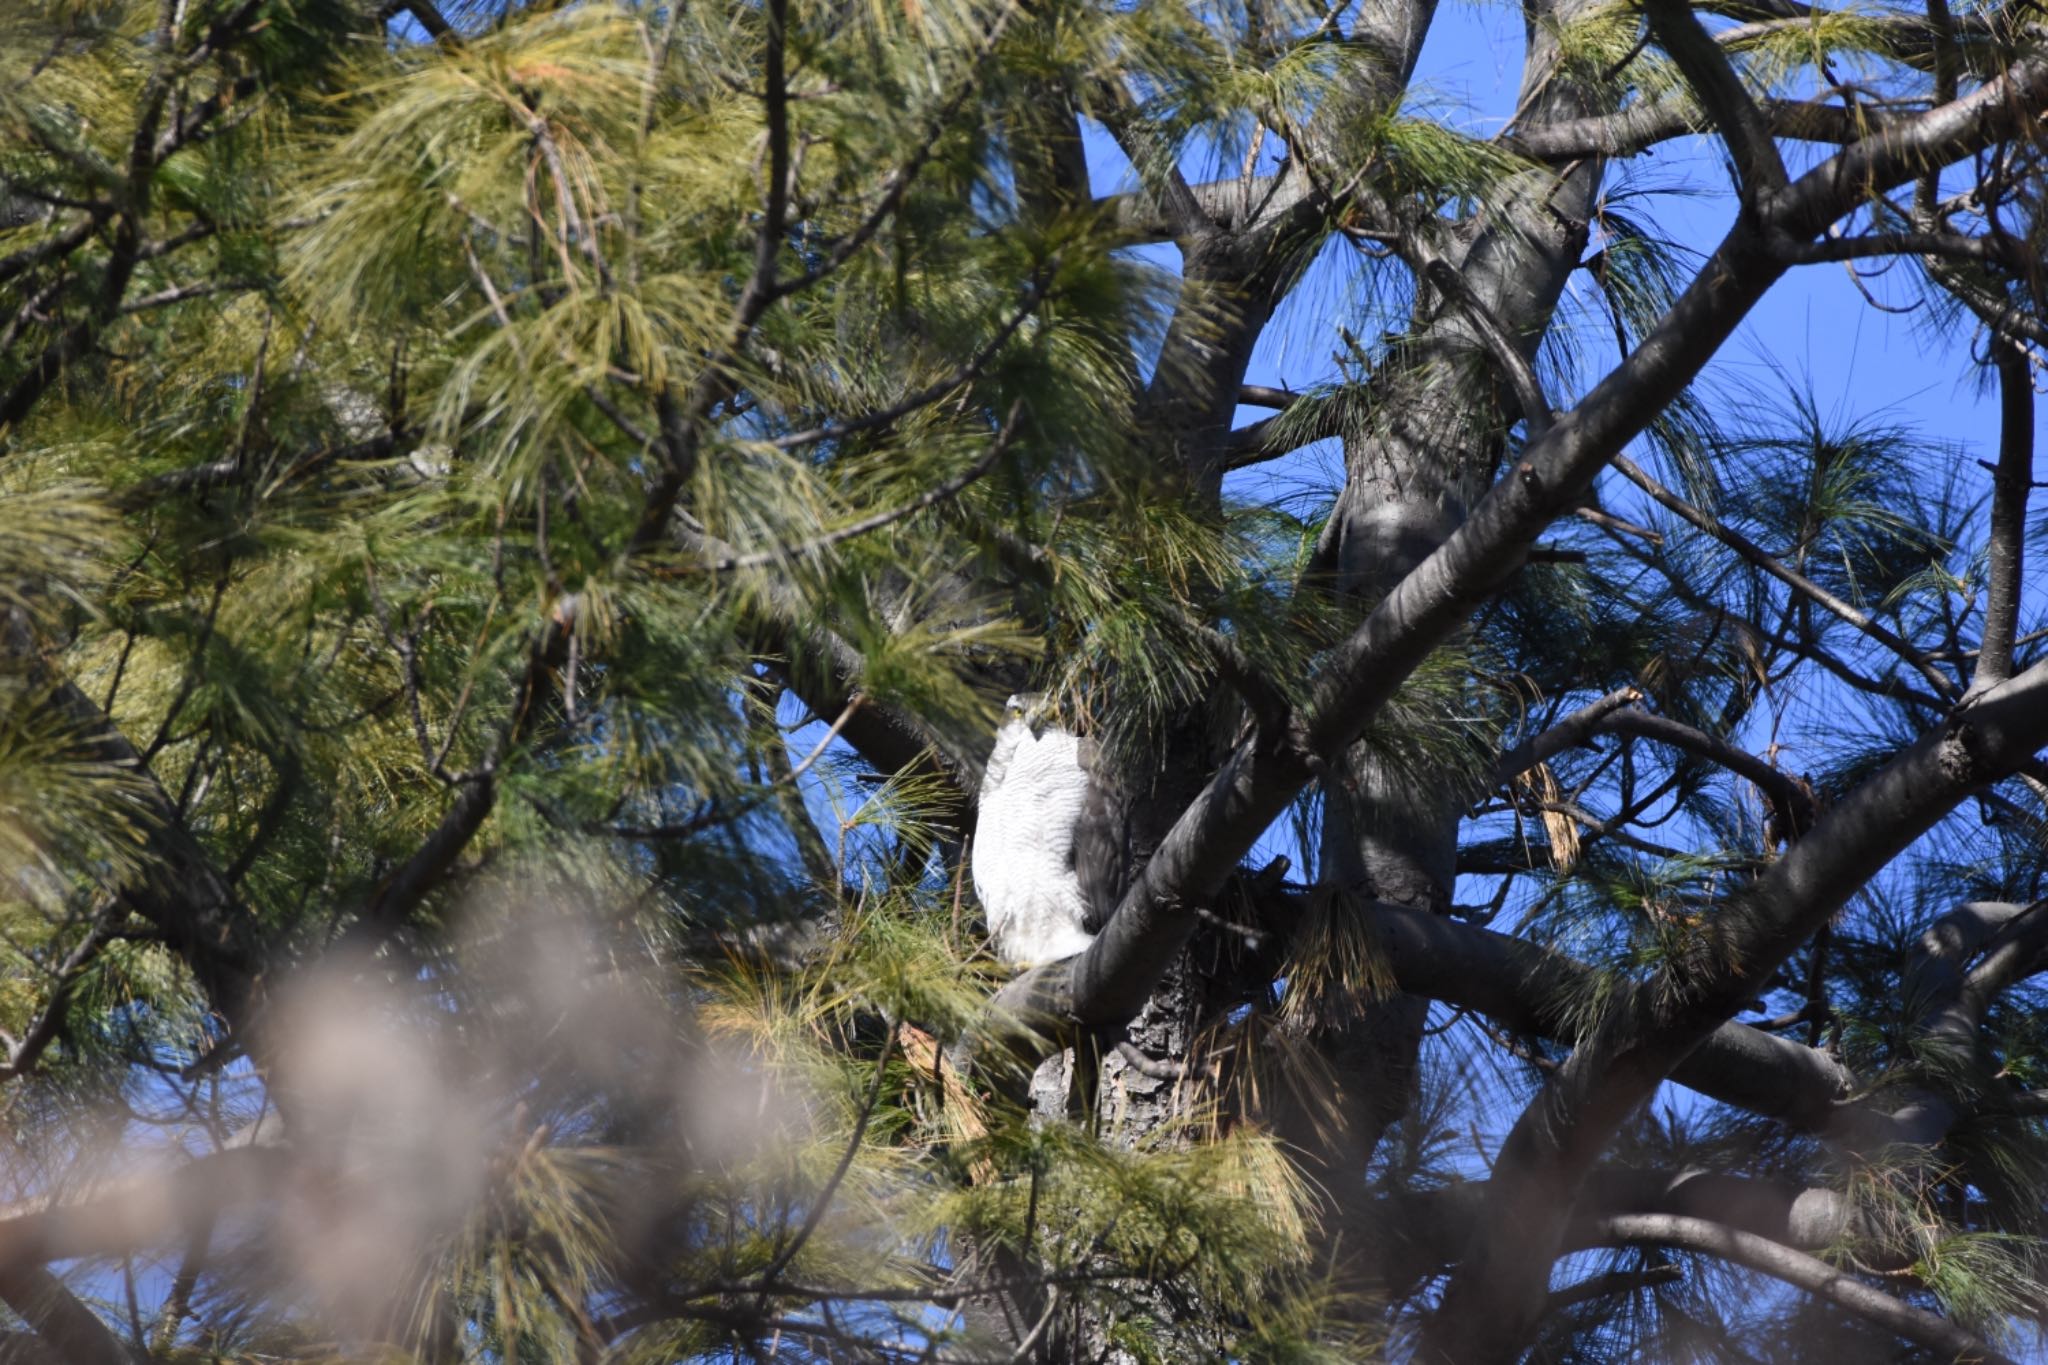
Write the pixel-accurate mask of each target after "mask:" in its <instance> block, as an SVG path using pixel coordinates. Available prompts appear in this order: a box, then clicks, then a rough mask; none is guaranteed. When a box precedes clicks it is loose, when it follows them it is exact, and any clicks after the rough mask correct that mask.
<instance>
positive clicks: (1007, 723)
mask: <svg viewBox="0 0 2048 1365" xmlns="http://www.w3.org/2000/svg"><path fill="white" fill-rule="evenodd" d="M1051 721H1052V702H1051V700H1050V699H1049V698H1047V696H1046V695H1045V693H1043V692H1015V693H1012V694H1011V696H1010V699H1009V700H1008V701H1006V702H1004V703H1003V724H1002V727H1001V729H1002V730H1007V729H1010V728H1011V727H1012V726H1021V727H1022V728H1024V729H1026V730H1029V731H1030V732H1031V737H1032V738H1033V739H1038V738H1040V737H1041V736H1043V735H1044V734H1045V727H1046V726H1047V725H1048V724H1050V723H1051ZM998 733H1001V731H1000V730H999V731H998Z"/></svg>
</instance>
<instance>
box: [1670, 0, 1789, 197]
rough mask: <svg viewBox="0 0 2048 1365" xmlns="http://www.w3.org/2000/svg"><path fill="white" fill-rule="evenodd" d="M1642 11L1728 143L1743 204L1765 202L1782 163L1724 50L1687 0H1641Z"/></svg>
mask: <svg viewBox="0 0 2048 1365" xmlns="http://www.w3.org/2000/svg"><path fill="white" fill-rule="evenodd" d="M1643 13H1644V15H1645V16H1646V17H1647V18H1648V19H1649V21H1650V31H1651V32H1652V33H1654V34H1656V35H1657V41H1658V43H1660V44H1661V45H1662V46H1663V48H1664V50H1665V51H1666V52H1667V53H1669V54H1670V55H1671V60H1672V62H1673V63H1674V64H1675V65H1676V66H1677V67H1678V69H1679V70H1680V71H1681V72H1683V73H1684V75H1685V80H1686V84H1687V85H1689V86H1691V87H1692V91H1693V93H1694V94H1696V95H1698V96H1699V100H1700V104H1701V106H1702V107H1703V108H1705V109H1706V111H1707V114H1708V116H1709V117H1710V118H1712V119H1713V121H1714V126H1715V127H1716V128H1718V129H1719V130H1720V132H1721V137H1722V139H1723V140H1724V141H1725V142H1726V143H1727V146H1728V154H1729V156H1730V157H1731V158H1733V159H1734V162H1735V175H1736V182H1737V184H1736V188H1737V190H1738V192H1739V193H1740V194H1741V196H1742V200H1743V203H1744V205H1745V206H1747V207H1749V208H1751V209H1755V208H1757V207H1760V206H1762V205H1764V204H1766V203H1767V202H1768V201H1769V200H1770V199H1771V197H1772V196H1774V195H1776V194H1777V193H1778V191H1780V190H1782V189H1784V188H1785V183H1786V182H1785V163H1784V161H1783V160H1782V159H1780V158H1779V156H1778V144H1777V143H1775V142H1773V141H1772V140H1771V130H1770V128H1769V127H1768V126H1767V125H1766V124H1765V122H1764V118H1763V115H1762V113H1761V112H1760V111H1759V110H1758V109H1757V107H1756V102H1755V101H1754V100H1752V99H1751V98H1750V94H1749V91H1747V90H1745V89H1744V88H1743V86H1742V79H1741V77H1739V76H1737V75H1736V74H1735V68H1734V67H1733V66H1732V65H1730V64H1729V61H1728V54H1727V52H1725V51H1724V50H1723V49H1722V47H1721V45H1720V44H1719V43H1717V42H1715V41H1714V39H1713V38H1712V36H1710V35H1709V34H1708V33H1707V30H1706V28H1705V26H1704V25H1702V24H1701V23H1700V21H1699V16H1697V15H1695V14H1694V13H1693V12H1692V6H1691V4H1690V3H1688V0H1644V3H1643Z"/></svg>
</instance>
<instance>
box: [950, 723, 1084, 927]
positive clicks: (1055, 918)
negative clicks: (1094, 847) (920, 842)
mask: <svg viewBox="0 0 2048 1365" xmlns="http://www.w3.org/2000/svg"><path fill="white" fill-rule="evenodd" d="M1092 748H1093V745H1092V744H1091V743H1089V742H1087V741H1084V740H1082V739H1081V738H1080V737H1079V736H1077V735H1074V734H1073V733H1071V732H1069V731H1067V730H1063V729H1061V728H1059V726H1057V725H1055V724H1053V723H1052V722H1051V720H1050V708H1049V706H1048V705H1047V703H1046V699H1045V698H1044V697H1043V696H1040V695H1039V694H1037V693H1020V694H1019V695H1017V696H1014V697H1012V698H1010V700H1009V704H1008V705H1007V706H1006V707H1005V708H1004V711H1003V724H1002V728H1001V729H999V730H997V731H996V747H995V751H994V752H993V753H991V754H990V755H989V756H988V771H987V774H986V775H985V776H984V777H983V778H982V780H981V811H980V815H979V817H978V819H977V821H976V824H975V833H974V857H973V867H974V894H975V895H977V896H979V897H981V906H982V910H983V911H984V912H985V913H986V914H987V916H988V929H989V935H990V937H991V938H993V939H994V940H995V950H996V956H997V957H1000V958H1002V959H1003V960H1005V961H1007V962H1015V963H1024V964H1029V963H1036V962H1053V961H1056V960H1058V959H1060V958H1063V957H1072V956H1073V955H1074V954H1075V953H1078V952H1080V951H1081V950H1082V949H1084V948H1086V947H1087V946H1088V945H1089V944H1090V943H1092V942H1094V941H1095V935H1094V934H1093V933H1092V932H1090V930H1091V929H1092V928H1094V927H1098V926H1099V923H1100V921H1101V919H1102V918H1104V917H1105V913H1106V909H1107V908H1108V907H1105V906H1104V905H1102V904H1101V903H1100V902H1101V900H1102V893H1101V892H1100V891H1099V890H1096V888H1095V886H1094V883H1096V882H1099V881H1100V878H1098V877H1092V876H1091V877H1088V878H1087V881H1088V882H1089V883H1090V884H1089V885H1084V875H1085V874H1087V873H1088V872H1089V871H1090V869H1088V868H1084V867H1080V866H1077V863H1078V862H1082V861H1088V860H1086V859H1080V858H1077V852H1080V851H1081V850H1079V849H1077V834H1079V835H1080V842H1081V843H1082V844H1088V843H1090V839H1089V836H1088V834H1087V833H1086V832H1083V831H1082V824H1083V820H1082V817H1083V813H1084V811H1089V809H1090V808H1091V806H1094V807H1099V805H1100V800H1099V797H1100V794H1099V793H1097V792H1096V791H1095V790H1094V789H1093V787H1092V784H1091V782H1090V779H1089V768H1090V767H1091V766H1092V762H1091V760H1092V758H1093V755H1092V753H1091V752H1089V751H1090V750H1092ZM1097 861H1100V860H1097ZM1113 905H1114V902H1113V901H1111V902H1110V906H1113Z"/></svg>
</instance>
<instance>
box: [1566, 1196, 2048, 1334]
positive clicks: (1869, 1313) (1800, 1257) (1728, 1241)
mask: <svg viewBox="0 0 2048 1365" xmlns="http://www.w3.org/2000/svg"><path fill="white" fill-rule="evenodd" d="M1599 1231H1600V1235H1601V1236H1602V1238H1603V1239H1604V1240H1606V1241H1608V1242H1610V1243H1614V1244H1619V1245H1625V1246H1670V1247H1679V1248H1682V1249H1684V1250H1686V1251H1696V1252H1699V1253H1701V1254H1702V1255H1707V1256H1718V1257H1720V1258H1721V1259H1722V1260H1725V1261H1732V1262H1734V1263H1735V1264H1736V1265H1741V1266H1747V1267H1748V1268H1749V1269H1751V1270H1759V1271H1762V1272H1763V1273H1764V1274H1766V1275H1770V1276H1773V1277H1775V1278H1777V1279H1780V1280H1783V1281H1785V1283H1787V1284H1791V1285H1797V1286H1798V1287H1799V1288H1801V1289H1804V1290H1806V1291H1807V1292H1808V1293H1809V1294H1814V1295H1816V1296H1818V1297H1820V1298H1824V1299H1827V1300H1829V1301H1830V1302H1832V1303H1834V1304H1836V1305H1837V1306H1839V1307H1841V1308H1843V1309H1846V1310H1847V1311H1849V1312H1850V1313H1853V1314H1855V1315H1856V1316H1857V1317H1860V1318H1863V1319H1865V1320H1867V1321H1869V1322H1872V1323H1875V1324H1876V1325H1878V1326H1880V1327H1883V1328H1885V1329H1887V1330H1888V1331H1892V1332H1896V1333H1897V1334H1898V1335H1900V1336H1902V1337H1904V1338H1906V1339H1907V1340H1908V1341H1911V1342H1915V1343H1917V1344H1918V1345H1920V1346H1923V1347H1926V1348H1927V1349H1928V1350H1931V1351H1934V1352H1936V1353H1937V1354H1938V1355H1940V1356H1941V1357H1942V1358H1943V1359H1946V1360H1959V1361H1960V1360H1968V1361H1978V1362H1983V1365H2014V1362H2013V1360H2012V1358H2011V1357H2009V1356H2007V1355H2005V1354H2003V1353H2002V1352H1999V1351H1997V1350H1994V1349H1993V1348H1992V1347H1991V1346H1989V1345H1987V1344H1986V1343H1984V1342H1983V1341H1980V1340H1979V1339H1978V1338H1976V1337H1975V1336H1972V1335H1971V1334H1970V1333H1968V1332H1966V1331H1964V1330H1963V1329H1962V1328H1960V1327H1958V1326H1956V1325H1955V1324H1954V1323H1952V1322H1950V1321H1948V1320H1947V1319H1946V1318H1941V1317H1937V1316H1936V1315H1934V1314H1933V1313H1930V1312H1928V1311H1927V1310H1925V1309H1923V1308H1915V1307H1913V1305H1911V1304H1909V1303H1904V1302H1901V1301H1900V1300H1898V1299H1896V1298H1893V1297H1892V1296H1891V1295H1890V1294H1886V1293H1884V1292H1883V1291H1881V1290H1877V1289H1873V1288H1871V1287H1870V1286H1869V1285H1867V1284H1865V1283H1863V1282H1862V1281H1861V1280H1858V1279H1855V1278H1854V1277H1852V1276H1849V1275H1845V1274H1843V1273H1842V1272H1841V1271H1839V1270H1837V1269H1835V1268H1834V1267H1833V1266H1831V1265H1829V1264H1828V1263H1827V1262H1826V1261H1823V1260H1821V1259H1820V1258H1818V1257H1816V1256H1809V1255H1807V1254H1806V1253H1804V1252H1801V1251H1794V1250H1793V1249H1791V1248H1790V1247H1785V1246H1780V1245H1778V1244H1777V1243H1775V1242H1772V1241H1768V1240H1766V1239H1765V1238H1762V1237H1758V1236H1756V1235H1755V1234H1754V1233H1748V1232H1743V1231H1740V1230H1739V1229H1736V1228H1731V1227H1726V1226H1723V1225H1722V1224H1720V1223H1715V1222H1709V1221H1708V1220H1706V1219H1704V1218H1686V1217H1681V1216H1679V1215H1676V1214H1668V1213H1631V1214H1617V1215H1614V1216H1612V1217H1609V1218H1604V1219H1602V1220H1601V1222H1600V1224H1599Z"/></svg>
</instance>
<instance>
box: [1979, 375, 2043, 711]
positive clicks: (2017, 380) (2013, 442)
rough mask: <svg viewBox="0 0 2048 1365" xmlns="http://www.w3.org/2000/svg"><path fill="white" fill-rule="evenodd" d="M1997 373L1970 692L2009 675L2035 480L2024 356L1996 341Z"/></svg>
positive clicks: (2030, 385) (2030, 384)
mask: <svg viewBox="0 0 2048 1365" xmlns="http://www.w3.org/2000/svg"><path fill="white" fill-rule="evenodd" d="M1992 348H1993V349H1992V358H1993V360H1994V362H1995V363H1996V365H1997V368H1998V418H1999V428H1998V465H1997V467H1996V468H1995V469H1994V470H1993V471H1992V475H1991V545H1990V549H1989V552H1988V555H1987V558H1988V560H1989V564H1988V566H1987V570H1986V575H1985V576H1986V580H1987V581H1986V585H1985V592H1984V638H1983V641H1982V643H1981V644H1980V645H1979V650H1980V652H1979V654H1978V656H1977V672H1976V675H1975V677H1974V678H1973V679H1972V680H1971V683H1970V690H1971V691H1972V692H1973V693H1974V692H1978V691H1982V690H1983V689H1984V688H1987V687H1993V686H1996V685H1997V684H1999V683H2002V682H2004V681H2005V680H2006V679H2007V678H2009V677H2011V676H2012V652H2013V642H2014V639H2015V637H2016V636H2018V634H2019V619H2020V585H2021V576H2020V570H2021V567H2022V564H2023V563H2024V560H2025V555H2026V542H2027V494H2028V493H2029V492H2030V491H2031V490H2032V488H2033V478H2034V376H2033V370H2032V367H2031V366H2030V365H2029V364H2028V362H2027V355H2026V352H2024V351H2022V350H2021V349H2020V348H2019V347H2017V346H2015V345H2013V344H2012V343H2011V342H2009V341H2006V340H2004V339H2003V338H1999V339H1996V340H1994V341H1993V343H1992Z"/></svg>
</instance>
